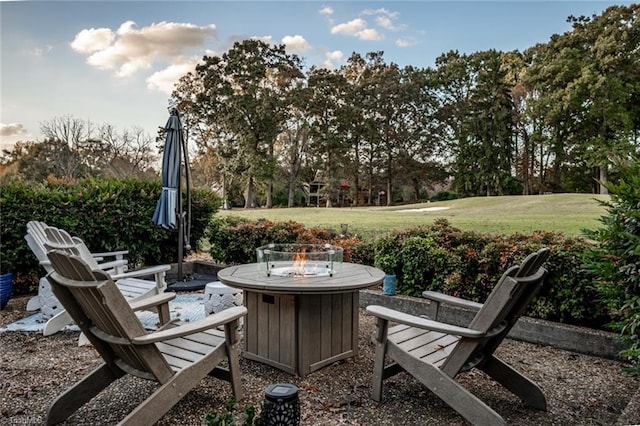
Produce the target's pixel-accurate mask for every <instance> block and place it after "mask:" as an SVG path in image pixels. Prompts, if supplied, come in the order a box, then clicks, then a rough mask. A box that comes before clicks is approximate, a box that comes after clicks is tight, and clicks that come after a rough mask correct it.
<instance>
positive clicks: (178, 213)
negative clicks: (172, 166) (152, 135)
mask: <svg viewBox="0 0 640 426" xmlns="http://www.w3.org/2000/svg"><path fill="white" fill-rule="evenodd" d="M178 131H179V132H182V129H179V130H178ZM176 218H177V219H178V281H182V245H183V244H184V222H183V217H182V144H181V143H178V205H177V206H176Z"/></svg>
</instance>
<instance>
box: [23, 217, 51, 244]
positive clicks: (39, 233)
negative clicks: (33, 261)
mask: <svg viewBox="0 0 640 426" xmlns="http://www.w3.org/2000/svg"><path fill="white" fill-rule="evenodd" d="M48 226H49V225H47V224H46V223H44V222H40V221H37V220H31V221H29V222H27V233H29V234H31V235H32V236H33V238H34V239H35V241H36V243H38V244H40V246H42V247H44V243H45V241H46V240H47V237H46V235H45V234H44V230H45V229H46V228H47V227H48Z"/></svg>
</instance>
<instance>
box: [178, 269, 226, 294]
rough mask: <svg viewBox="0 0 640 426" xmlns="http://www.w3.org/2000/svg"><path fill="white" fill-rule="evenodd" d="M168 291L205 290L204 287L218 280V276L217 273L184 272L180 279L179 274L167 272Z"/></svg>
mask: <svg viewBox="0 0 640 426" xmlns="http://www.w3.org/2000/svg"><path fill="white" fill-rule="evenodd" d="M166 280H167V291H175V292H179V291H197V290H203V289H204V287H205V286H206V285H207V284H208V283H210V282H212V281H217V280H218V276H217V275H215V274H213V275H212V274H194V273H189V274H183V276H182V279H181V280H178V274H167V277H166Z"/></svg>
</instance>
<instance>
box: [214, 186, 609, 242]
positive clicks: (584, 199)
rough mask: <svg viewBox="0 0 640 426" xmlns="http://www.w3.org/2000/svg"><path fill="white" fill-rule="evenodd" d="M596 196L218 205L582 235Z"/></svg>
mask: <svg viewBox="0 0 640 426" xmlns="http://www.w3.org/2000/svg"><path fill="white" fill-rule="evenodd" d="M596 199H599V200H609V196H603V195H594V194H549V195H532V196H505V197H475V198H465V199H461V200H453V201H441V202H436V203H422V204H412V205H403V206H392V207H358V208H349V207H343V208H330V209H328V208H314V207H301V208H291V209H288V208H275V209H251V210H244V209H241V208H236V209H233V210H227V211H220V212H219V213H218V214H219V215H237V216H241V217H245V218H248V219H252V220H255V219H260V218H264V219H268V220H271V221H277V222H280V221H288V220H292V221H296V222H301V223H304V224H305V226H308V227H312V226H318V227H326V228H332V229H336V230H340V228H341V224H346V225H347V226H348V230H349V233H355V234H359V235H362V236H375V235H376V234H378V233H381V232H388V231H390V230H393V229H402V228H409V227H414V226H419V225H424V224H429V223H431V222H433V220H435V219H436V218H440V217H442V218H446V219H447V220H449V221H450V222H451V224H452V225H453V226H456V227H459V228H461V229H470V230H476V231H479V232H498V233H502V234H511V233H514V232H522V233H529V232H532V231H534V230H547V231H559V232H564V233H565V234H567V235H580V234H581V230H582V229H584V228H588V229H595V228H598V227H600V225H601V224H600V221H599V218H600V217H601V216H602V215H603V214H605V213H606V209H605V208H604V207H602V206H600V205H599V204H598V203H597V201H596Z"/></svg>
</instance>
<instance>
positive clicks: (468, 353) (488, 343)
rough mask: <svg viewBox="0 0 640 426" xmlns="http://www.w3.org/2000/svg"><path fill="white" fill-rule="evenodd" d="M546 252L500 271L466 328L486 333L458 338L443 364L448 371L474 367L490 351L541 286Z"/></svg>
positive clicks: (451, 372) (532, 255)
mask: <svg viewBox="0 0 640 426" xmlns="http://www.w3.org/2000/svg"><path fill="white" fill-rule="evenodd" d="M548 255H549V250H548V249H546V248H545V249H541V250H539V251H538V252H536V253H532V254H531V255H529V256H528V257H527V258H526V259H525V260H524V261H523V262H522V264H521V265H520V266H513V267H511V268H509V269H508V270H507V271H506V272H505V273H504V274H503V275H502V277H501V278H500V280H499V281H498V283H497V284H496V286H495V287H494V289H493V290H492V292H491V294H490V295H489V297H487V300H486V301H485V302H484V304H483V305H482V308H480V310H479V311H478V313H477V314H476V315H475V317H474V318H473V320H472V321H471V322H470V323H469V328H471V329H474V330H478V331H482V332H483V333H486V334H487V336H486V337H485V338H484V339H481V340H480V341H478V340H475V339H469V338H461V339H460V341H459V342H458V344H457V345H456V346H455V348H454V349H453V351H452V353H451V355H450V356H449V357H448V358H447V360H446V361H445V363H444V364H443V365H442V370H443V371H444V372H445V373H446V374H447V375H449V376H450V377H453V376H455V375H456V374H458V373H459V372H460V371H464V370H467V369H470V368H473V367H475V366H476V365H478V364H479V363H481V362H482V360H483V359H486V357H488V356H491V355H492V354H493V352H494V351H495V349H496V348H497V347H498V346H499V345H500V343H501V342H502V341H503V340H504V338H505V337H506V335H507V334H508V333H509V331H510V330H511V328H512V327H513V325H514V324H515V323H516V322H517V320H518V318H519V317H520V316H521V315H522V313H523V312H524V310H525V309H526V308H527V306H528V305H529V303H530V302H531V300H532V299H533V297H534V296H535V295H536V294H537V293H538V291H539V290H540V287H541V286H542V284H543V282H544V277H545V275H546V273H547V271H546V270H545V269H544V268H542V264H543V263H544V261H545V260H546V259H547V257H548Z"/></svg>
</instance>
